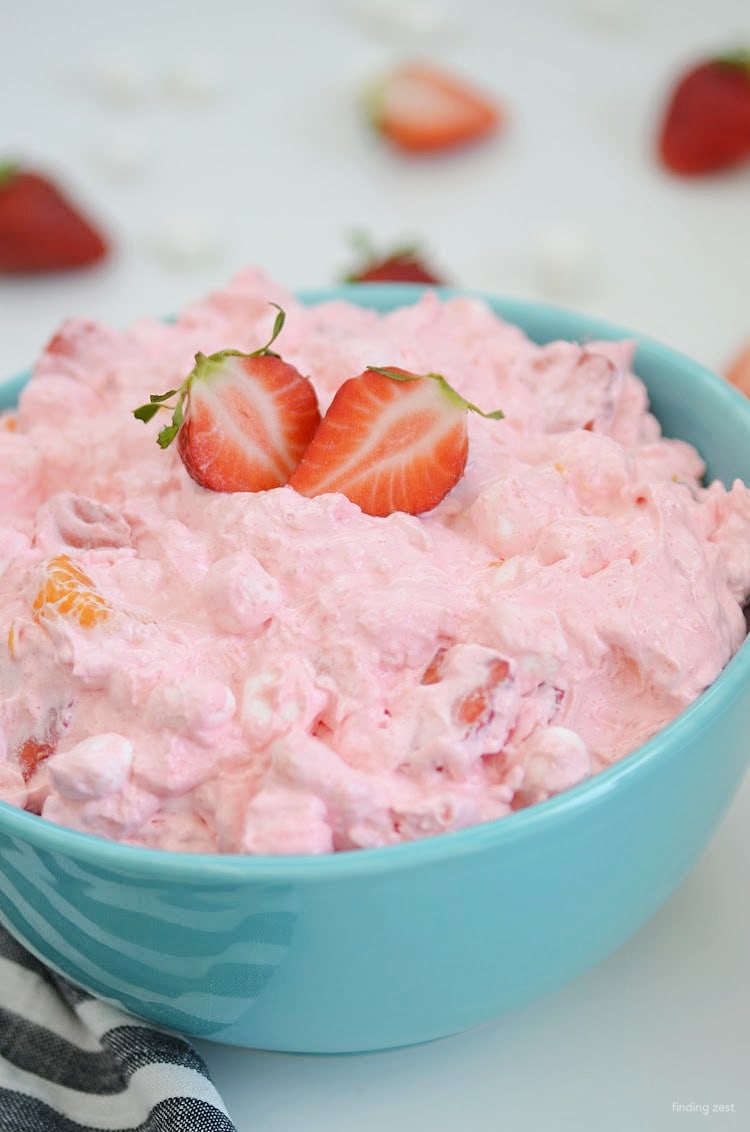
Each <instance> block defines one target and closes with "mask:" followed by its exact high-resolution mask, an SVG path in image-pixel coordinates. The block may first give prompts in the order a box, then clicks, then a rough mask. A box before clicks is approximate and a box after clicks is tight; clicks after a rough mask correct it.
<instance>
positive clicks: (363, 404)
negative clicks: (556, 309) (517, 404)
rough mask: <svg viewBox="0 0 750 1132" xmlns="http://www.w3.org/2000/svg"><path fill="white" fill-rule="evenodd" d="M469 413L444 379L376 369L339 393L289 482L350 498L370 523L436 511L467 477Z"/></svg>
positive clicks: (308, 491)
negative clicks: (373, 519)
mask: <svg viewBox="0 0 750 1132" xmlns="http://www.w3.org/2000/svg"><path fill="white" fill-rule="evenodd" d="M469 411H472V412H476V413H479V414H480V415H481V416H485V417H492V418H495V419H498V418H500V417H502V416H503V413H502V412H501V411H500V410H499V409H498V410H497V411H496V412H493V413H484V412H482V410H481V409H478V408H477V406H476V405H472V404H471V403H470V402H469V401H466V400H465V399H464V398H463V397H462V396H461V395H460V393H457V392H456V390H455V389H453V388H452V387H451V386H450V385H449V384H448V382H447V381H446V380H445V378H444V377H442V376H441V375H440V374H436V373H429V374H423V375H420V374H414V373H409V372H408V371H406V370H402V369H387V368H378V367H370V368H369V369H367V370H365V372H364V373H362V374H360V376H359V377H353V378H350V379H349V380H348V381H345V382H344V384H343V385H342V386H341V387H340V388H339V390H338V391H337V393H336V395H335V396H334V398H333V401H332V402H331V404H330V407H329V409H328V412H327V413H326V415H325V417H324V418H323V420H322V422H321V424H320V427H319V428H318V430H317V431H316V433H315V435H314V437H313V439H312V440H311V442H310V444H309V446H308V447H307V449H306V450H305V452H304V455H303V456H302V459H301V460H300V463H299V465H298V466H297V468H296V469H295V471H294V472H293V473H292V475H291V476H290V478H289V485H290V487H293V488H295V489H296V490H297V491H299V492H300V493H301V494H302V495H307V496H315V495H323V494H325V493H327V492H336V491H338V492H342V493H343V494H344V495H346V496H347V498H349V499H350V500H351V501H352V502H353V503H356V504H358V505H359V507H360V508H361V509H362V510H363V511H365V512H366V513H367V514H368V515H390V514H392V513H393V512H394V511H407V512H409V513H410V514H412V515H419V514H421V513H422V512H423V511H429V510H431V509H432V508H433V507H435V506H436V505H437V504H438V503H439V502H440V500H441V499H443V498H444V497H445V495H447V493H448V492H449V491H450V490H451V488H452V487H454V486H455V484H456V483H458V481H459V479H460V478H461V476H462V475H463V472H464V468H465V466H466V460H467V455H468V449H469V440H468V429H467V423H466V416H467V413H468V412H469Z"/></svg>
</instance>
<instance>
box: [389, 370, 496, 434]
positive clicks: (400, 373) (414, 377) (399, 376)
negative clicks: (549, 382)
mask: <svg viewBox="0 0 750 1132" xmlns="http://www.w3.org/2000/svg"><path fill="white" fill-rule="evenodd" d="M367 368H368V370H372V372H373V373H380V374H382V375H383V377H390V378H391V380H392V381H421V380H422V378H427V377H429V378H432V380H433V381H437V382H439V383H440V385H441V387H442V388H443V390H444V391H445V393H446V394H447V395H448V397H449V399H450V400H451V401H453V402H454V403H455V404H456V405H458V406H459V407H460V408H462V409H465V410H468V411H470V412H472V413H478V414H479V416H480V417H487V418H488V419H489V420H493V421H499V420H502V419H503V417H504V416H505V413H504V412H503V411H502V409H495V410H494V411H493V412H491V413H486V412H485V411H484V409H480V408H479V406H478V405H475V404H473V402H471V401H467V400H466V398H465V397H462V396H461V394H460V393H459V392H458V390H456V389H454V388H453V386H452V385H451V384H450V382H449V381H446V379H445V378H444V377H443V375H442V374H441V373H407V372H406V371H405V370H401V369H389V368H388V367H387V366H386V367H381V366H368V367H367Z"/></svg>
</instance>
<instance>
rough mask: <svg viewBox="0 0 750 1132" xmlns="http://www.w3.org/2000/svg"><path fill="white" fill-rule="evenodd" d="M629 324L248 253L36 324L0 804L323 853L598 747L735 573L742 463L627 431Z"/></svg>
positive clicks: (458, 822)
mask: <svg viewBox="0 0 750 1132" xmlns="http://www.w3.org/2000/svg"><path fill="white" fill-rule="evenodd" d="M633 352H634V343H632V342H629V341H621V342H611V341H607V342H590V343H587V344H586V345H585V346H582V345H579V344H576V343H572V342H563V341H559V342H553V343H551V344H549V345H545V346H538V345H536V344H534V343H533V342H531V341H530V340H528V339H527V338H526V337H525V335H524V334H523V333H522V331H521V330H520V329H518V328H517V327H515V326H513V325H510V324H508V323H507V322H504V321H503V320H502V319H501V318H499V317H498V316H497V315H496V314H495V313H493V311H492V310H491V309H490V308H489V307H488V306H487V305H486V304H485V303H484V302H483V301H481V300H480V299H479V298H475V297H442V296H440V295H439V294H438V293H437V292H426V293H423V294H422V295H421V296H420V297H418V298H417V299H416V300H415V301H414V302H413V304H411V305H407V306H404V307H402V308H400V309H396V310H393V311H392V312H390V313H387V314H379V313H376V312H375V311H373V310H369V309H364V308H361V307H359V306H357V305H355V304H353V303H348V302H345V301H340V300H336V301H327V302H322V303H319V304H317V305H305V304H302V303H300V302H299V301H298V300H296V299H295V298H294V297H293V296H292V295H291V294H289V293H287V292H286V291H285V290H284V289H283V288H282V287H281V286H280V285H278V284H277V283H276V282H274V281H273V280H271V279H269V278H267V277H266V276H265V274H264V273H263V272H261V271H260V270H256V269H247V270H246V271H244V272H242V273H241V274H240V275H239V276H238V277H237V278H236V279H234V280H233V281H232V282H231V284H230V285H229V286H227V287H226V289H224V290H221V291H219V292H218V293H215V294H212V295H211V296H210V297H208V298H207V299H205V300H204V301H200V302H196V303H195V304H193V305H190V306H188V307H187V309H185V310H184V311H183V313H182V314H181V315H180V317H179V318H177V320H176V321H174V322H172V323H164V322H159V321H151V320H148V321H140V322H138V323H136V324H135V325H133V326H131V327H130V328H129V329H127V330H118V329H112V328H110V327H107V326H102V325H98V324H96V323H94V322H91V321H86V320H82V319H73V320H71V321H68V322H66V323H65V324H64V325H63V326H62V327H61V328H60V330H59V331H58V332H57V333H56V334H55V335H54V336H53V337H52V339H51V341H50V342H49V344H48V345H47V347H46V349H45V350H44V352H43V353H42V355H41V357H40V358H39V360H38V362H37V363H36V365H35V367H34V370H33V374H32V377H31V379H30V381H29V382H28V384H27V385H26V387H25V388H24V390H23V391H22V393H21V395H20V398H19V401H18V405H17V407H16V408H13V409H8V410H6V411H5V412H3V413H2V414H1V415H0V799H2V800H3V801H5V802H7V803H11V804H13V805H15V806H19V807H25V808H26V809H28V810H30V811H32V812H33V813H35V814H39V815H41V817H42V818H43V819H48V820H49V821H51V822H55V823H58V824H61V825H64V826H68V827H70V828H72V829H75V830H81V831H84V832H87V833H91V834H96V835H99V836H102V837H105V838H110V839H115V840H118V841H121V842H124V843H127V844H132V845H141V846H149V847H155V848H161V849H168V850H181V851H188V852H209V853H215V852H218V853H240V854H297V853H300V854H313V853H329V852H332V851H340V850H353V849H357V848H362V847H377V846H384V845H391V844H393V843H396V842H400V841H408V840H412V839H415V838H421V837H427V836H430V835H434V834H439V833H442V832H445V831H449V830H456V829H460V828H462V827H466V826H469V825H473V824H476V823H480V822H487V821H490V820H494V819H501V818H503V817H504V816H505V815H507V814H509V813H510V812H511V811H514V810H518V809H521V808H523V807H527V806H530V805H534V804H537V803H539V802H542V801H544V800H545V799H548V798H549V797H550V796H552V795H555V794H557V793H559V792H560V791H563V790H566V789H568V788H570V787H572V786H574V785H576V784H577V783H580V782H582V781H583V780H585V779H586V778H588V777H589V776H591V775H594V774H596V773H597V772H599V771H601V770H602V769H603V768H606V767H607V766H609V765H610V764H612V763H613V762H615V761H616V760H618V759H620V758H622V757H623V756H625V755H626V754H627V753H628V752H630V751H632V750H633V749H634V748H635V747H637V746H638V745H639V744H641V743H642V742H644V740H646V739H648V738H649V737H650V736H652V735H653V734H654V733H655V732H657V731H658V730H659V729H660V728H663V727H664V726H665V725H666V724H667V723H668V722H669V721H670V720H672V719H673V718H674V717H675V716H676V715H677V714H678V713H679V712H680V711H681V710H682V709H683V708H685V707H686V705H688V704H689V703H691V701H693V700H694V699H695V698H696V697H697V696H698V695H699V694H700V693H701V692H702V691H703V690H704V689H705V688H706V687H707V686H708V685H709V684H711V682H712V681H713V680H714V679H715V678H716V676H717V675H718V673H719V672H720V671H721V669H722V667H723V666H724V665H725V664H726V663H727V661H728V660H729V659H730V657H731V656H732V654H733V653H734V652H735V651H736V650H737V648H738V647H739V645H740V644H741V642H742V640H743V638H744V636H745V633H746V628H745V619H744V615H743V605H744V603H745V601H746V599H747V597H748V593H749V592H750V491H748V488H747V487H746V486H745V485H744V484H743V483H741V482H739V481H738V482H736V483H734V484H733V485H732V486H731V488H729V489H727V488H725V486H723V485H722V484H721V483H718V482H717V483H711V484H709V485H708V486H705V485H704V484H703V475H704V465H703V463H702V460H701V457H700V455H699V454H698V453H697V452H696V451H695V450H694V449H693V448H692V447H690V446H689V445H688V444H686V443H684V442H682V441H680V440H674V439H666V438H664V437H663V436H662V435H661V431H660V427H659V424H658V423H657V421H656V419H655V418H654V416H653V415H652V414H651V413H650V411H649V405H648V399H647V394H646V390H645V387H644V385H643V383H642V382H641V381H640V380H639V378H638V377H637V376H635V375H634V373H633V372H632V358H633ZM196 356H197V360H196ZM369 367H374V368H369ZM300 383H301V384H300ZM134 410H135V412H134ZM500 410H502V412H500ZM152 418H155V420H153V422H152ZM269 437H270V440H269V439H268V438H269ZM157 438H158V443H157ZM173 441H174V443H173ZM212 477H213V478H212ZM233 477H234V478H233ZM243 477H244V478H243Z"/></svg>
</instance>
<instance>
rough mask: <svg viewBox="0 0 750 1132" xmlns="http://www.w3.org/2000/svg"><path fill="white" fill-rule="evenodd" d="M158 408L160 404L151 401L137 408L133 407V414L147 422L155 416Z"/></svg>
mask: <svg viewBox="0 0 750 1132" xmlns="http://www.w3.org/2000/svg"><path fill="white" fill-rule="evenodd" d="M160 408H161V406H160V405H155V404H154V403H153V401H152V402H151V404H149V405H141V406H140V408H139V409H133V416H134V417H136V419H137V420H139V421H143V422H144V423H145V424H147V423H148V422H149V421H150V420H151V419H152V417H155V416H156V414H157V413H158V412H159V409H160Z"/></svg>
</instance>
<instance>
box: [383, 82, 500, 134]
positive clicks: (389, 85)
mask: <svg viewBox="0 0 750 1132" xmlns="http://www.w3.org/2000/svg"><path fill="white" fill-rule="evenodd" d="M369 108H370V114H371V118H372V122H373V124H374V126H375V128H376V129H377V130H378V131H379V132H380V133H381V134H382V135H383V137H384V138H386V139H387V140H388V141H389V142H391V143H392V144H393V145H395V146H396V147H397V148H399V149H401V150H404V151H406V152H408V153H429V152H435V151H439V150H444V149H451V148H453V147H454V146H459V145H465V144H466V143H467V142H473V141H477V140H479V139H480V138H483V137H485V136H487V135H488V134H491V133H492V132H493V131H495V130H496V129H497V128H498V127H499V126H500V125H501V124H502V123H503V120H504V114H503V112H502V110H501V108H500V107H499V105H497V104H496V103H495V102H494V101H492V100H491V99H489V98H488V97H486V96H485V95H484V94H482V93H481V92H479V91H478V90H475V89H474V88H473V87H471V86H469V85H468V84H467V83H465V82H464V81H463V80H461V79H459V78H457V77H456V76H454V75H450V74H446V73H445V72H444V71H442V70H440V69H438V68H437V67H435V66H432V65H430V64H427V63H406V64H403V65H402V66H399V67H396V68H395V69H394V70H392V71H390V72H389V73H388V74H387V75H386V76H385V77H384V78H383V79H381V81H380V82H379V83H378V84H377V85H376V86H375V87H374V88H373V89H372V91H371V93H370V100H369Z"/></svg>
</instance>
